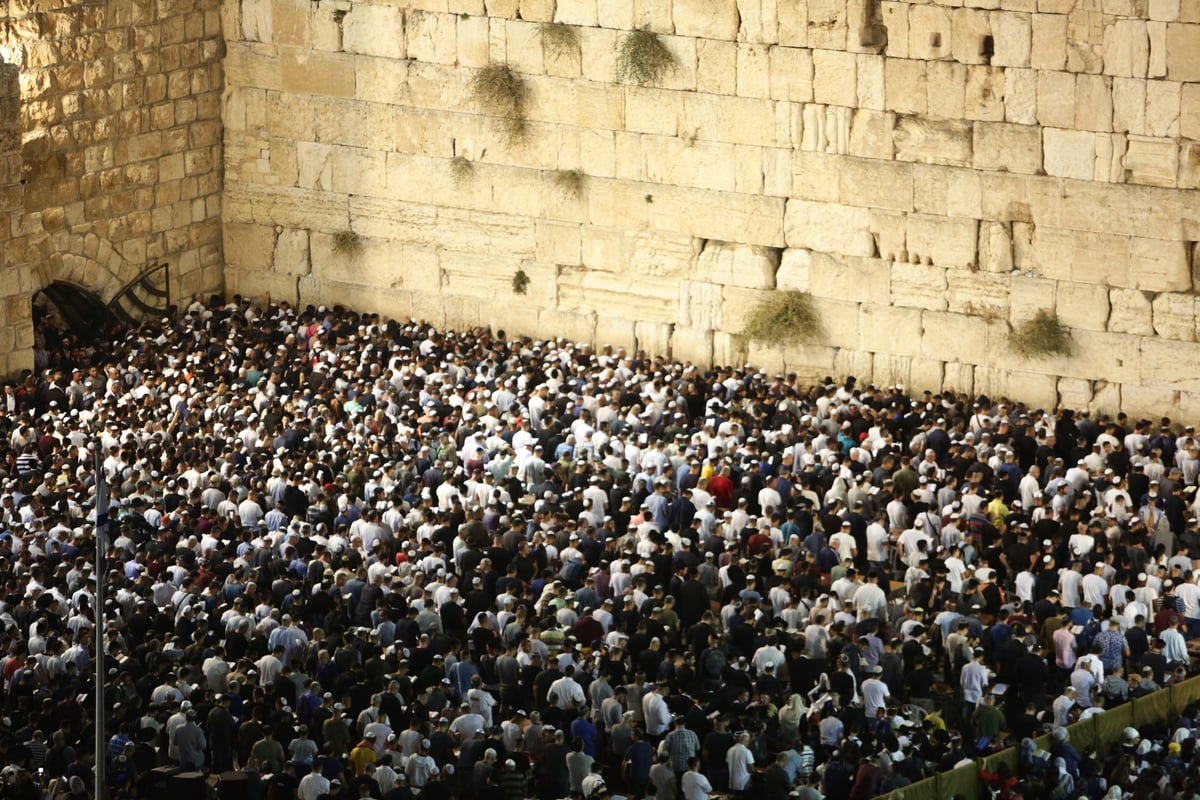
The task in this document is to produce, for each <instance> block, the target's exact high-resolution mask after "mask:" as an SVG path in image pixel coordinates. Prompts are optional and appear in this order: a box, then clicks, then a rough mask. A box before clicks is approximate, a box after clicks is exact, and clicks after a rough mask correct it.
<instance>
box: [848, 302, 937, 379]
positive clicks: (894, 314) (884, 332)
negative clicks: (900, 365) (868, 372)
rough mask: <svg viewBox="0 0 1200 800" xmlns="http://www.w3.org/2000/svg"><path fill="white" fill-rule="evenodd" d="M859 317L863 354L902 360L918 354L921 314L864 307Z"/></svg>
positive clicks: (919, 349)
mask: <svg viewBox="0 0 1200 800" xmlns="http://www.w3.org/2000/svg"><path fill="white" fill-rule="evenodd" d="M861 313H862V322H861V328H860V330H861V333H862V339H861V344H860V348H861V349H862V350H865V351H867V352H870V353H891V354H894V355H905V356H915V355H920V354H921V337H922V335H923V334H922V325H921V314H922V313H924V312H922V311H921V310H920V309H916V308H895V307H892V306H888V305H875V304H872V303H864V304H863V305H862V307H861ZM876 380H878V378H877V379H876Z"/></svg>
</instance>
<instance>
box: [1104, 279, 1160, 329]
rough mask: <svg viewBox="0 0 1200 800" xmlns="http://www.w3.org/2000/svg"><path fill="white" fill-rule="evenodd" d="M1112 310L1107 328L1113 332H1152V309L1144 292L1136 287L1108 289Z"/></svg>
mask: <svg viewBox="0 0 1200 800" xmlns="http://www.w3.org/2000/svg"><path fill="white" fill-rule="evenodd" d="M1108 296H1109V302H1110V303H1111V304H1112V311H1111V312H1110V314H1109V317H1108V329H1109V330H1110V331H1112V332H1113V333H1133V334H1139V335H1143V336H1148V335H1152V334H1153V333H1154V310H1153V307H1152V306H1151V304H1150V298H1149V297H1148V296H1147V295H1146V293H1145V292H1140V291H1138V290H1136V289H1110V290H1109V293H1108Z"/></svg>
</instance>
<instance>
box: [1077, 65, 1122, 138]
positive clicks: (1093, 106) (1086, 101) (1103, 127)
mask: <svg viewBox="0 0 1200 800" xmlns="http://www.w3.org/2000/svg"><path fill="white" fill-rule="evenodd" d="M1111 81H1112V79H1111V78H1107V77H1105V76H1103V75H1077V76H1076V79H1075V127H1076V128H1080V129H1082V130H1085V131H1104V132H1108V131H1111V130H1112V116H1113V102H1112V83H1111Z"/></svg>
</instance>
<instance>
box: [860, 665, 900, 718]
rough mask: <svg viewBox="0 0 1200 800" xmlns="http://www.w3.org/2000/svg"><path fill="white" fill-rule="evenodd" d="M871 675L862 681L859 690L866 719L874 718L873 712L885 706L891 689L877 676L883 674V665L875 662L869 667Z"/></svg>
mask: <svg viewBox="0 0 1200 800" xmlns="http://www.w3.org/2000/svg"><path fill="white" fill-rule="evenodd" d="M870 672H871V677H869V678H867V679H866V680H865V681H863V682H862V686H861V687H860V688H859V691H860V692H861V693H862V699H863V710H864V712H865V714H866V718H867V719H875V712H877V711H878V710H879V709H881V708H887V703H888V700H889V699H891V695H892V693H891V691H889V690H888V686H887V684H886V683H884V682H883V681H882V680H880V678H879V676H880V675H882V674H883V667H881V666H879V665H878V664H876V665H875V666H874V667H872V668H871V670H870Z"/></svg>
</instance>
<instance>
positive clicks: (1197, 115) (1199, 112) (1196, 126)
mask: <svg viewBox="0 0 1200 800" xmlns="http://www.w3.org/2000/svg"><path fill="white" fill-rule="evenodd" d="M1179 133H1180V134H1181V135H1182V136H1186V137H1187V138H1189V139H1200V84H1195V83H1189V84H1185V85H1184V86H1182V87H1180V115H1179Z"/></svg>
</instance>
